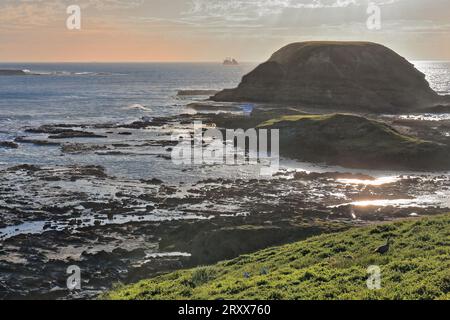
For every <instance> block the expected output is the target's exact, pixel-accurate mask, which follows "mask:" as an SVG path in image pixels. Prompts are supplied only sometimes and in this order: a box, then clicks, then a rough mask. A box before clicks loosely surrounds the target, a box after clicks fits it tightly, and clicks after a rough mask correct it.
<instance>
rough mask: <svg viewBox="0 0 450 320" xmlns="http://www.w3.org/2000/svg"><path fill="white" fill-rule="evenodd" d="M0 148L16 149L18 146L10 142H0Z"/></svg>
mask: <svg viewBox="0 0 450 320" xmlns="http://www.w3.org/2000/svg"><path fill="white" fill-rule="evenodd" d="M0 148H9V149H17V148H19V145H18V144H17V143H15V142H12V141H0Z"/></svg>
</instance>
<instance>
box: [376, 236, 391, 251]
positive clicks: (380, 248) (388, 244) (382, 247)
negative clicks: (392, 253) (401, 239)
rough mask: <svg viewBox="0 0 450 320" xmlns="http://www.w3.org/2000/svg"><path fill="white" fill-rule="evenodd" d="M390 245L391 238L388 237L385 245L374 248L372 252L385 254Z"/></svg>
mask: <svg viewBox="0 0 450 320" xmlns="http://www.w3.org/2000/svg"><path fill="white" fill-rule="evenodd" d="M390 246H391V238H388V239H387V241H386V244H385V245H382V246H381V247H378V248H376V249H375V251H374V253H379V254H385V253H387V252H388V251H389V248H390Z"/></svg>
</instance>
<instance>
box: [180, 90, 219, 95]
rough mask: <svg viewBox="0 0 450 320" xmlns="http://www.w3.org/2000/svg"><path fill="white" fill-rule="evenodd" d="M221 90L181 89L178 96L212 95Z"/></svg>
mask: <svg viewBox="0 0 450 320" xmlns="http://www.w3.org/2000/svg"><path fill="white" fill-rule="evenodd" d="M218 92H219V90H180V91H178V93H177V95H178V96H211V95H213V94H216V93H218Z"/></svg>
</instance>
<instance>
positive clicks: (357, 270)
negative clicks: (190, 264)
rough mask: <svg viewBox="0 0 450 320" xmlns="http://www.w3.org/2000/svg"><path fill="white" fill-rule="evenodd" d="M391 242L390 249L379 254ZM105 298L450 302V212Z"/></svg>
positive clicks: (271, 252) (162, 279)
mask: <svg viewBox="0 0 450 320" xmlns="http://www.w3.org/2000/svg"><path fill="white" fill-rule="evenodd" d="M388 238H391V239H392V240H393V244H392V245H391V248H390V250H389V252H388V253H387V254H385V255H381V254H378V253H375V252H374V249H376V248H377V247H378V246H380V245H383V244H385V243H386V240H387V239H388ZM370 265H378V266H379V267H380V268H381V289H379V290H369V289H368V288H367V284H366V281H367V279H368V274H367V268H368V267H369V266H370ZM193 284H194V285H193ZM102 298H107V299H186V298H189V299H307V300H309V299H326V300H328V299H450V214H446V215H442V216H436V217H427V218H422V219H417V220H405V221H400V222H394V223H387V224H382V225H378V226H372V227H364V228H353V229H351V230H348V231H344V232H341V233H336V234H325V235H321V236H316V237H311V238H309V239H307V240H305V241H301V242H297V243H293V244H289V245H284V246H281V247H275V248H270V249H266V250H262V251H258V252H256V253H253V254H247V255H242V256H240V257H238V258H236V259H233V260H230V261H224V262H221V263H218V264H216V265H214V266H211V267H208V268H205V267H201V268H195V269H191V270H182V271H177V272H173V273H169V274H166V275H162V276H158V277H155V278H153V279H149V280H144V281H141V282H139V283H137V284H134V285H131V286H125V287H119V288H117V289H113V290H112V291H111V292H108V293H106V294H105V295H104V296H102Z"/></svg>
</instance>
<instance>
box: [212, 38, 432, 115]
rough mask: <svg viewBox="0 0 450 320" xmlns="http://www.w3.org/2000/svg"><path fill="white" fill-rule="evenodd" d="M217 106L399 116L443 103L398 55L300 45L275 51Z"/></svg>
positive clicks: (367, 48) (349, 45) (359, 47)
mask: <svg viewBox="0 0 450 320" xmlns="http://www.w3.org/2000/svg"><path fill="white" fill-rule="evenodd" d="M212 100H214V101H256V102H276V103H288V104H290V103H302V104H303V105H305V106H314V107H325V108H333V109H334V110H363V111H366V110H367V111H372V112H386V111H390V112H396V111H400V110H408V109H412V108H419V107H425V106H428V105H432V104H434V103H436V102H438V101H440V100H441V98H440V97H439V95H438V94H437V93H435V92H434V91H433V90H432V89H431V88H430V86H429V84H428V82H427V81H426V80H425V75H424V74H422V73H421V72H419V71H418V70H417V69H415V68H414V66H413V65H412V64H411V63H409V62H408V61H407V60H406V59H404V58H402V57H401V56H399V55H398V54H396V53H395V52H394V51H392V50H390V49H388V48H387V47H384V46H382V45H379V44H376V43H369V42H301V43H293V44H290V45H288V46H286V47H284V48H282V49H280V50H279V51H277V52H275V53H274V54H273V55H272V57H271V58H270V59H269V60H268V61H267V62H265V63H263V64H261V65H259V66H258V67H257V68H256V69H255V70H253V71H252V72H250V73H249V74H247V75H246V76H244V77H243V79H242V82H241V83H240V84H239V86H238V87H237V88H235V89H226V90H223V91H221V92H219V93H218V94H216V95H215V96H213V97H212Z"/></svg>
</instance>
